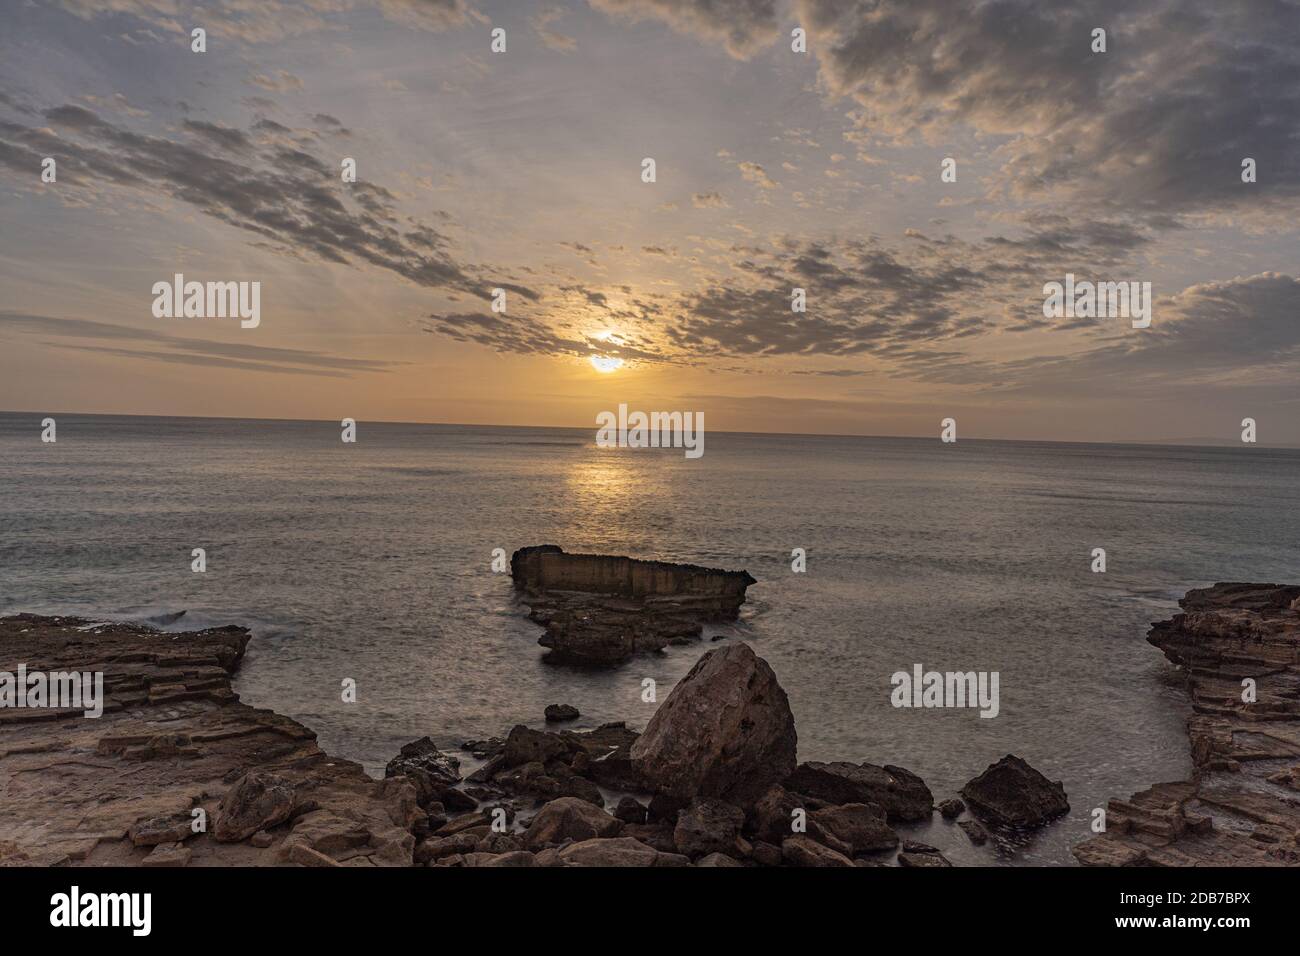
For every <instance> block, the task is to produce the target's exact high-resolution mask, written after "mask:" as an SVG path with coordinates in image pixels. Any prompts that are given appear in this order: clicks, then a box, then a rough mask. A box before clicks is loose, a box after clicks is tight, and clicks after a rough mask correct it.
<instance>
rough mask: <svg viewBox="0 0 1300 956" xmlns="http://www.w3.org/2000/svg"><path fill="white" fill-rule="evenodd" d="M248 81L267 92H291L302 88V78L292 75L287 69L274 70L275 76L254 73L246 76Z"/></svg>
mask: <svg viewBox="0 0 1300 956" xmlns="http://www.w3.org/2000/svg"><path fill="white" fill-rule="evenodd" d="M248 82H249V83H251V84H252V85H253V86H259V87H261V88H262V89H264V90H266V91H267V92H269V93H292V92H297V91H298V90H301V89H302V88H303V82H302V78H301V77H297V76H294V75H293V74H292V73H290V72H289V71H288V70H276V73H275V76H267V75H266V74H265V73H254V74H253V75H252V76H250V77H249V78H248Z"/></svg>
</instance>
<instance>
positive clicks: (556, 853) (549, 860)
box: [533, 846, 566, 866]
mask: <svg viewBox="0 0 1300 956" xmlns="http://www.w3.org/2000/svg"><path fill="white" fill-rule="evenodd" d="M565 865H566V864H565V862H564V861H563V860H561V859H560V850H559V848H558V847H553V846H549V847H547V848H546V849H545V850H541V851H539V852H537V853H535V854H533V866H565Z"/></svg>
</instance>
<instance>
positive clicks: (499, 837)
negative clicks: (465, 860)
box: [474, 833, 523, 853]
mask: <svg viewBox="0 0 1300 956" xmlns="http://www.w3.org/2000/svg"><path fill="white" fill-rule="evenodd" d="M522 849H523V846H522V845H521V844H520V841H519V838H518V837H514V836H511V835H510V834H509V833H489V834H488V835H487V836H485V837H483V838H482V839H480V840H479V841H478V843H477V844H476V845H475V846H474V850H475V852H477V853H513V852H515V851H516V850H522Z"/></svg>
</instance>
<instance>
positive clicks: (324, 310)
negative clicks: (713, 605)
mask: <svg viewBox="0 0 1300 956" xmlns="http://www.w3.org/2000/svg"><path fill="white" fill-rule="evenodd" d="M0 13H2V14H3V21H4V23H5V29H4V31H3V33H2V34H0V223H2V224H3V226H2V228H0V289H2V290H3V294H2V295H0V409H8V410H24V411H27V410H30V411H35V412H42V413H44V412H56V411H64V412H97V413H114V414H152V415H214V416H223V417H226V416H228V417H253V418H300V419H315V420H329V419H341V418H343V417H351V418H355V419H357V420H358V421H361V420H386V421H424V422H462V423H475V424H514V425H545V426H581V427H594V424H595V417H596V415H597V414H598V413H599V412H601V411H603V410H610V409H616V408H617V407H618V405H619V404H620V403H626V404H628V405H629V407H630V408H632V409H641V410H645V411H647V412H648V411H659V410H662V411H673V410H677V411H694V412H700V413H703V414H704V416H705V421H706V425H707V428H708V429H710V430H719V431H721V430H727V431H760V432H795V433H832V434H865V435H920V436H929V435H932V436H937V435H938V434H939V431H940V423H941V421H942V419H944V418H949V417H951V418H954V419H955V420H956V421H957V429H958V435H959V436H961V437H988V438H1013V439H1034V440H1057V441H1223V442H1235V441H1238V440H1239V437H1240V432H1241V429H1242V425H1241V423H1242V420H1243V419H1244V418H1247V417H1249V418H1253V419H1254V420H1255V421H1256V423H1257V433H1258V438H1259V442H1260V443H1261V444H1295V443H1300V384H1298V383H1300V378H1298V375H1297V373H1298V372H1300V279H1297V275H1300V215H1298V214H1297V213H1298V211H1300V7H1298V6H1297V5H1296V4H1295V3H1283V2H1264V0H1259V2H1252V0H1238V2H1233V0H1151V2H1144V3H1142V4H1132V3H1127V2H1108V0H1087V2H1078V3H1070V4H1045V3H1042V2H1040V0H1001V2H983V3H981V2H971V3H966V4H964V5H962V10H961V15H960V16H957V15H954V5H953V4H952V3H951V2H950V0H902V2H889V0H875V2H867V0H792V2H780V0H695V2H691V0H582V2H572V3H562V2H543V3H536V4H534V3H528V2H521V0H513V2H486V0H207V2H204V3H190V2H187V0H44V2H39V3H37V2H32V0H0ZM195 28H201V29H203V30H204V31H205V34H206V49H205V50H204V51H203V52H195V51H194V50H193V49H192V42H193V41H192V31H193V30H194V29H195ZM498 29H500V30H504V38H505V49H504V51H502V52H494V50H493V49H492V44H493V31H494V30H498ZM1099 29H1100V30H1104V31H1105V37H1104V39H1105V49H1104V51H1100V50H1097V49H1096V47H1097V43H1098V41H1097V39H1096V34H1095V31H1097V30H1099ZM796 30H798V31H802V36H803V37H804V38H805V48H802V49H797V48H796V47H799V43H798V42H797V40H796V36H797V35H796V33H795V31H796ZM47 157H48V158H52V159H54V160H55V169H56V176H55V181H54V182H46V181H43V178H42V170H43V160H44V159H45V158H47ZM647 158H650V159H653V160H654V167H655V168H654V180H653V181H652V182H647V181H645V177H644V175H643V168H644V164H643V161H644V160H645V159H647ZM345 159H352V160H355V166H356V181H355V182H345V181H344V179H343V176H342V173H341V169H342V164H343V161H344V160H345ZM1246 159H1251V160H1253V161H1254V169H1255V176H1254V180H1255V181H1253V182H1245V181H1243V161H1244V160H1246ZM945 160H952V164H950V169H952V170H955V177H952V176H949V177H948V179H949V180H952V179H954V178H955V181H945V177H944V176H943V171H944V163H945ZM176 273H181V274H183V275H184V276H185V278H186V279H187V280H192V281H200V282H206V281H220V282H230V281H247V282H253V281H256V282H259V283H260V294H261V300H260V302H261V309H260V323H259V324H258V325H257V327H256V328H243V327H241V324H240V322H239V321H238V320H237V319H231V318H220V317H206V318H167V317H162V318H159V317H155V315H154V311H153V305H154V298H155V297H154V294H153V291H152V289H153V286H154V284H155V283H157V282H160V281H163V282H170V281H171V280H172V277H173V276H174V275H175V274H176ZM1067 273H1068V274H1073V275H1075V276H1076V277H1077V279H1079V280H1088V281H1126V282H1128V281H1132V282H1149V283H1150V284H1151V289H1152V296H1153V300H1154V301H1153V305H1152V312H1151V323H1150V327H1149V328H1134V327H1133V326H1132V323H1130V322H1129V321H1128V320H1127V319H1124V318H1115V317H1104V318H1091V317H1087V318H1076V317H1061V318H1048V317H1045V316H1044V310H1043V304H1044V297H1045V296H1044V285H1045V284H1047V283H1050V282H1064V280H1065V276H1066V274H1067ZM796 288H798V289H803V290H804V294H805V297H806V311H803V312H795V311H793V310H792V308H791V302H792V292H793V290H794V289H796ZM494 289H501V290H504V293H505V294H504V311H494V309H493V304H494V295H493V290H494ZM593 357H594V358H595V359H596V361H595V362H593ZM597 365H600V366H603V368H604V369H605V370H602V369H601V368H597ZM610 369H612V370H610Z"/></svg>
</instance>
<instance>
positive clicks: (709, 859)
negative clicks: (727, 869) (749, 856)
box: [695, 853, 745, 867]
mask: <svg viewBox="0 0 1300 956" xmlns="http://www.w3.org/2000/svg"><path fill="white" fill-rule="evenodd" d="M695 865H696V866H742V867H743V866H744V865H745V864H743V863H739V862H737V861H736V860H735V859H733V858H732V857H729V856H727V854H725V853H710V854H709V855H708V856H705V857H701V858H700V859H698V860H696V861H695Z"/></svg>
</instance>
